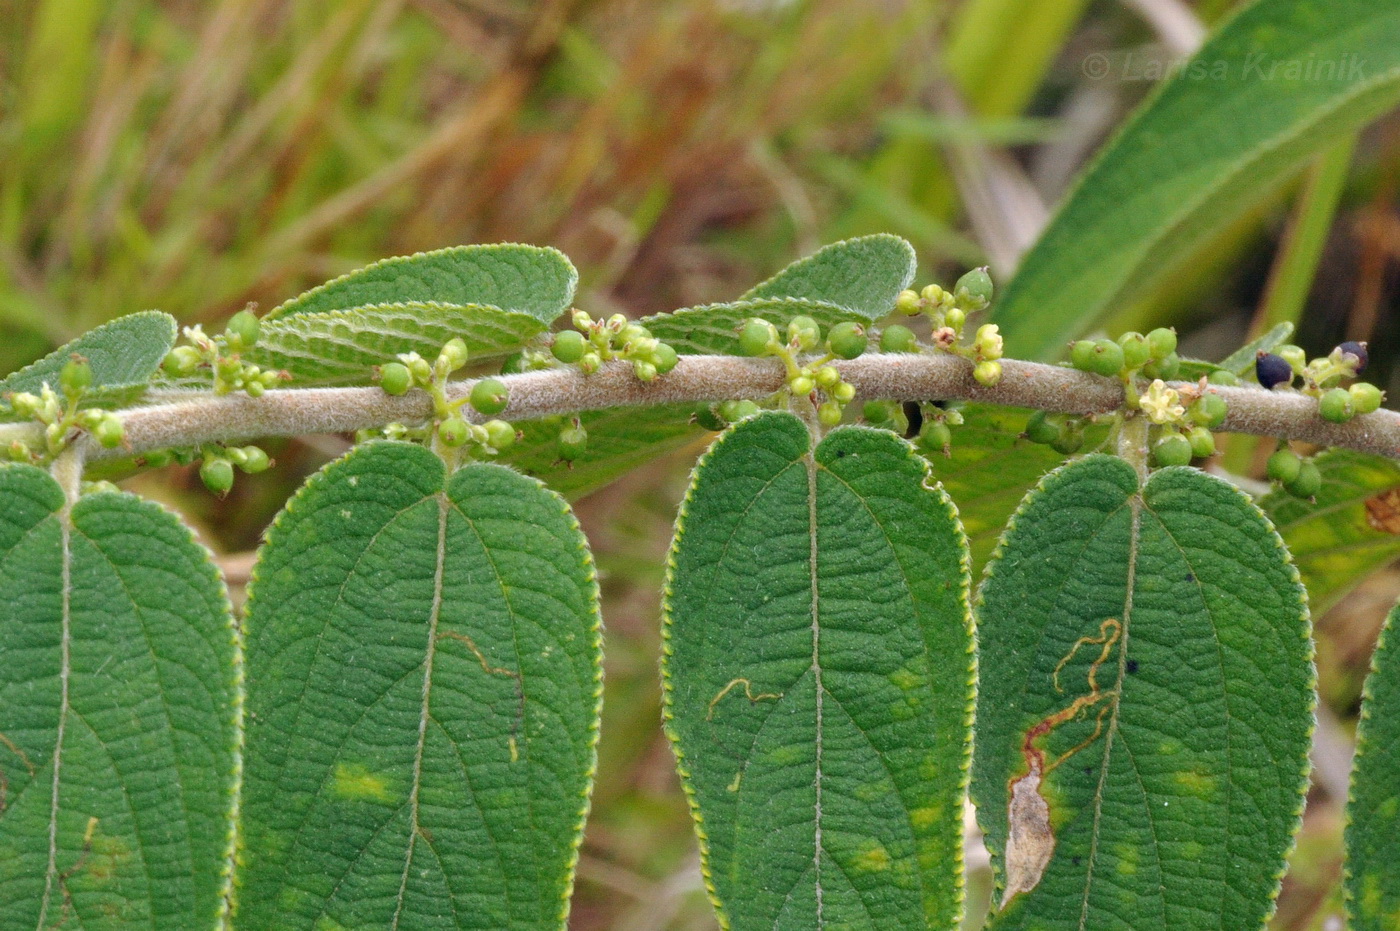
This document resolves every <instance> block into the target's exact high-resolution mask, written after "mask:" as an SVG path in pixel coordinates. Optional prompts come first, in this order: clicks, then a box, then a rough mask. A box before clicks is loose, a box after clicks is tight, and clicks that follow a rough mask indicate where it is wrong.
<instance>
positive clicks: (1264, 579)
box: [972, 455, 1313, 931]
mask: <svg viewBox="0 0 1400 931" xmlns="http://www.w3.org/2000/svg"><path fill="white" fill-rule="evenodd" d="M976 614H977V624H978V647H979V653H980V659H979V662H980V668H981V670H982V675H981V681H980V683H979V688H978V699H979V702H978V715H977V738H976V743H977V755H976V759H975V760H974V763H973V782H972V797H973V801H974V802H975V803H976V805H977V810H978V819H979V821H980V823H981V824H982V828H983V830H984V832H985V834H986V840H987V846H988V849H989V850H991V851H992V854H993V859H994V863H996V865H997V867H998V869H999V872H1000V877H999V888H1000V889H1001V894H1000V896H999V899H1000V911H999V914H998V915H997V916H996V918H995V920H994V921H993V927H994V928H996V929H998V931H1005V929H1035V931H1055V929H1087V928H1092V929H1095V931H1099V929H1103V931H1112V929H1122V931H1141V929H1143V928H1149V927H1151V928H1171V929H1172V931H1194V929H1215V931H1219V929H1221V928H1229V929H1231V931H1250V929H1258V928H1260V927H1261V926H1262V925H1263V923H1264V920H1265V918H1266V917H1267V916H1268V915H1269V913H1270V912H1271V911H1272V903H1273V899H1274V897H1275V895H1276V894H1277V892H1278V885H1279V877H1280V876H1281V874H1282V871H1283V866H1284V856H1285V854H1286V853H1287V851H1288V849H1289V846H1290V844H1291V840H1292V835H1293V831H1294V829H1295V827H1296V826H1297V823H1298V819H1299V815H1300V813H1301V811H1302V804H1303V794H1304V791H1305V789H1306V787H1307V772H1308V745H1309V735H1310V733H1311V730H1312V708H1313V668H1312V661H1311V655H1312V653H1311V651H1312V647H1311V642H1310V640H1309V635H1310V629H1309V624H1308V613H1307V607H1306V603H1305V600H1304V595H1303V588H1302V585H1301V584H1300V583H1299V581H1298V575H1297V572H1296V571H1295V570H1294V569H1293V566H1292V565H1291V564H1290V563H1289V561H1288V555H1287V552H1286V551H1285V550H1284V548H1283V544H1282V542H1281V541H1280V540H1279V538H1278V536H1277V534H1275V533H1274V531H1273V529H1272V528H1271V527H1270V526H1269V523H1268V521H1267V520H1266V519H1265V518H1264V516H1263V515H1262V514H1261V513H1260V512H1259V510H1258V509H1257V508H1255V507H1254V506H1253V505H1252V504H1251V503H1250V502H1249V501H1248V499H1246V498H1245V497H1244V495H1243V494H1242V493H1240V492H1239V491H1237V490H1236V489H1235V488H1233V487H1232V486H1230V485H1228V484H1227V483H1225V482H1223V481H1221V480H1219V479H1216V478H1213V477H1211V476H1208V475H1205V474H1204V473H1201V472H1199V471H1197V470H1194V469H1188V468H1174V469H1163V470H1161V471H1158V472H1155V473H1153V475H1152V476H1151V478H1150V479H1149V480H1148V481H1147V483H1146V486H1145V487H1143V488H1141V489H1140V486H1139V482H1138V477H1137V474H1136V473H1135V472H1134V470H1133V469H1132V467H1131V466H1129V465H1128V464H1127V463H1125V462H1124V461H1122V460H1121V459H1117V458H1113V457H1110V456H1102V455H1095V456H1089V457H1087V458H1085V459H1082V460H1079V461H1076V462H1073V463H1071V464H1069V465H1067V466H1064V467H1062V468H1060V469H1058V470H1056V471H1055V472H1052V473H1051V474H1050V475H1049V476H1047V477H1046V478H1045V480H1044V481H1043V482H1042V483H1041V484H1040V485H1039V486H1038V487H1037V488H1036V489H1035V490H1034V491H1032V492H1031V494H1029V495H1028V496H1027V497H1026V500H1025V502H1024V503H1023V504H1022V505H1021V508H1020V509H1019V510H1018V512H1017V513H1016V515H1015V517H1014V518H1013V520H1012V523H1011V525H1010V527H1009V529H1008V530H1007V533H1006V536H1005V537H1004V539H1003V541H1002V544H1001V546H1000V548H999V550H998V554H997V556H996V557H994V558H993V560H992V562H991V564H990V565H989V566H988V569H987V576H986V580H985V581H984V582H983V584H982V588H981V591H980V593H979V605H978V608H977V611H976Z"/></svg>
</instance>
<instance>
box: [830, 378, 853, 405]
mask: <svg viewBox="0 0 1400 931" xmlns="http://www.w3.org/2000/svg"><path fill="white" fill-rule="evenodd" d="M831 396H832V397H833V398H835V399H836V400H837V401H838V402H840V403H841V404H850V403H851V402H852V401H854V400H855V399H856V386H855V385H853V384H851V383H850V382H848V381H843V382H841V383H840V384H838V385H837V386H836V387H835V388H832V389H831Z"/></svg>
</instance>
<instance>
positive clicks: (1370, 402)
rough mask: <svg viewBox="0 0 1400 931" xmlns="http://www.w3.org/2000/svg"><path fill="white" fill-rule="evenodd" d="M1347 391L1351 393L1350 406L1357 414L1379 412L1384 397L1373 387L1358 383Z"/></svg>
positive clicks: (1368, 383) (1368, 384)
mask: <svg viewBox="0 0 1400 931" xmlns="http://www.w3.org/2000/svg"><path fill="white" fill-rule="evenodd" d="M1348 390H1349V391H1350V392H1351V406H1352V407H1353V408H1354V409H1355V410H1356V412H1357V413H1358V414H1370V413H1373V412H1374V411H1378V410H1380V407H1381V401H1382V400H1383V399H1384V395H1383V393H1382V392H1381V389H1379V388H1377V387H1376V386H1375V385H1373V384H1371V383H1370V382H1365V381H1359V382H1357V383H1356V384H1354V385H1352V386H1351V388H1350V389H1348Z"/></svg>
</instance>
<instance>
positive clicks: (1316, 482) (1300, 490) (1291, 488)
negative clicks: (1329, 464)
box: [1284, 459, 1322, 498]
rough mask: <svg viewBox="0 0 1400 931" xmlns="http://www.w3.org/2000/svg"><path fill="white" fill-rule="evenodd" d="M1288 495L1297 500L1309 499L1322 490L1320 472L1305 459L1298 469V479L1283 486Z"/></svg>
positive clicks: (1311, 462) (1310, 461)
mask: <svg viewBox="0 0 1400 931" xmlns="http://www.w3.org/2000/svg"><path fill="white" fill-rule="evenodd" d="M1284 487H1285V488H1287V489H1288V493H1289V494H1291V495H1295V496H1296V497H1299V498H1311V497H1313V496H1314V495H1316V494H1317V493H1318V492H1319V491H1321V490H1322V472H1321V471H1319V470H1318V468H1317V465H1316V464H1315V463H1314V462H1313V461H1312V460H1311V459H1306V460H1304V461H1303V463H1302V465H1301V466H1300V467H1299V469H1298V477H1297V478H1295V479H1293V481H1291V482H1288V483H1287V484H1285V485H1284Z"/></svg>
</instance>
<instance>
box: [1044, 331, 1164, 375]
mask: <svg viewBox="0 0 1400 931" xmlns="http://www.w3.org/2000/svg"><path fill="white" fill-rule="evenodd" d="M1069 360H1070V364H1071V365H1073V366H1074V367H1075V368H1077V369H1079V370H1080V371H1081V372H1092V373H1093V374H1095V375H1103V376H1104V377H1106V378H1122V379H1123V380H1124V381H1125V382H1127V381H1129V380H1130V379H1132V378H1133V377H1135V376H1138V375H1141V376H1142V377H1144V378H1152V379H1158V378H1160V379H1163V380H1164V381H1171V380H1172V379H1173V378H1175V377H1176V376H1177V372H1178V371H1179V370H1180V369H1181V357H1180V356H1179V355H1177V354H1176V331H1175V330H1171V329H1167V328H1166V327H1158V328H1157V329H1155V330H1153V331H1152V332H1150V333H1137V332H1128V333H1124V334H1123V335H1122V336H1120V337H1118V339H1116V340H1112V339H1081V340H1078V341H1076V342H1074V343H1071V344H1070V349H1069Z"/></svg>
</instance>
